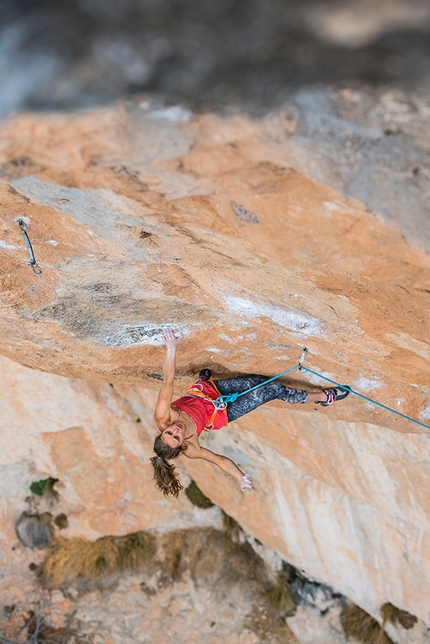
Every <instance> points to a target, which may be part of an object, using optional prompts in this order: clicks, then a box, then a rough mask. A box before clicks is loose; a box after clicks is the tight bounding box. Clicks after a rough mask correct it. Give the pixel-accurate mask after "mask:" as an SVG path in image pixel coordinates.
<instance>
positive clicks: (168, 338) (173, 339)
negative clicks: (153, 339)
mask: <svg viewBox="0 0 430 644" xmlns="http://www.w3.org/2000/svg"><path fill="white" fill-rule="evenodd" d="M163 337H164V344H165V345H166V347H168V348H171V349H173V348H175V347H176V345H177V344H178V343H179V342H180V341H181V340H182V338H183V337H184V336H183V335H182V333H179V334H178V335H177V336H176V335H175V334H174V333H173V331H172V329H163Z"/></svg>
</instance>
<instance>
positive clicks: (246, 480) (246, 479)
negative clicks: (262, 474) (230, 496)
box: [240, 474, 252, 492]
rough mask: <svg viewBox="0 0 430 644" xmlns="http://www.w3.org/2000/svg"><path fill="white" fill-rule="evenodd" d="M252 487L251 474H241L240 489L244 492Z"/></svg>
mask: <svg viewBox="0 0 430 644" xmlns="http://www.w3.org/2000/svg"><path fill="white" fill-rule="evenodd" d="M251 488H252V476H251V475H250V474H245V476H242V479H241V481H240V489H241V490H242V492H245V490H250V489H251Z"/></svg>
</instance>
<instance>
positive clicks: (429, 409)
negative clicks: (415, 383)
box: [420, 403, 430, 420]
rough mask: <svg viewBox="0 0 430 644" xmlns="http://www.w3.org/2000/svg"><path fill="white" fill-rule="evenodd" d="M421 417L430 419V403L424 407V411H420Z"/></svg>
mask: <svg viewBox="0 0 430 644" xmlns="http://www.w3.org/2000/svg"><path fill="white" fill-rule="evenodd" d="M420 416H421V418H424V420H430V403H429V404H428V405H427V406H426V407H424V409H423V410H422V412H421V413H420Z"/></svg>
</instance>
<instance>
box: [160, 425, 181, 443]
mask: <svg viewBox="0 0 430 644" xmlns="http://www.w3.org/2000/svg"><path fill="white" fill-rule="evenodd" d="M161 440H162V441H163V443H166V445H168V446H169V447H172V448H175V447H180V446H181V445H182V443H183V442H184V440H185V427H184V425H183V424H182V423H172V425H169V426H168V427H167V428H166V429H165V430H164V431H163V432H161Z"/></svg>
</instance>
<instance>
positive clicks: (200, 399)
mask: <svg viewBox="0 0 430 644" xmlns="http://www.w3.org/2000/svg"><path fill="white" fill-rule="evenodd" d="M220 395H221V393H220V392H219V391H218V389H217V387H216V385H215V383H214V382H213V381H211V380H208V381H200V382H196V384H195V385H192V386H191V387H190V388H189V389H188V390H187V392H186V393H185V394H184V395H183V396H181V397H180V398H178V399H177V400H174V401H173V402H172V405H173V406H174V407H176V408H177V409H179V411H183V412H185V413H186V414H188V416H189V417H190V418H191V419H192V420H193V421H194V422H195V424H196V429H197V434H198V435H199V436H200V434H201V433H202V431H203V430H206V431H211V430H213V429H221V427H224V426H225V425H227V423H228V418H227V412H226V411H225V409H223V408H221V409H220V408H217V407H216V406H215V400H216V399H217V398H218V396H220Z"/></svg>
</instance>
